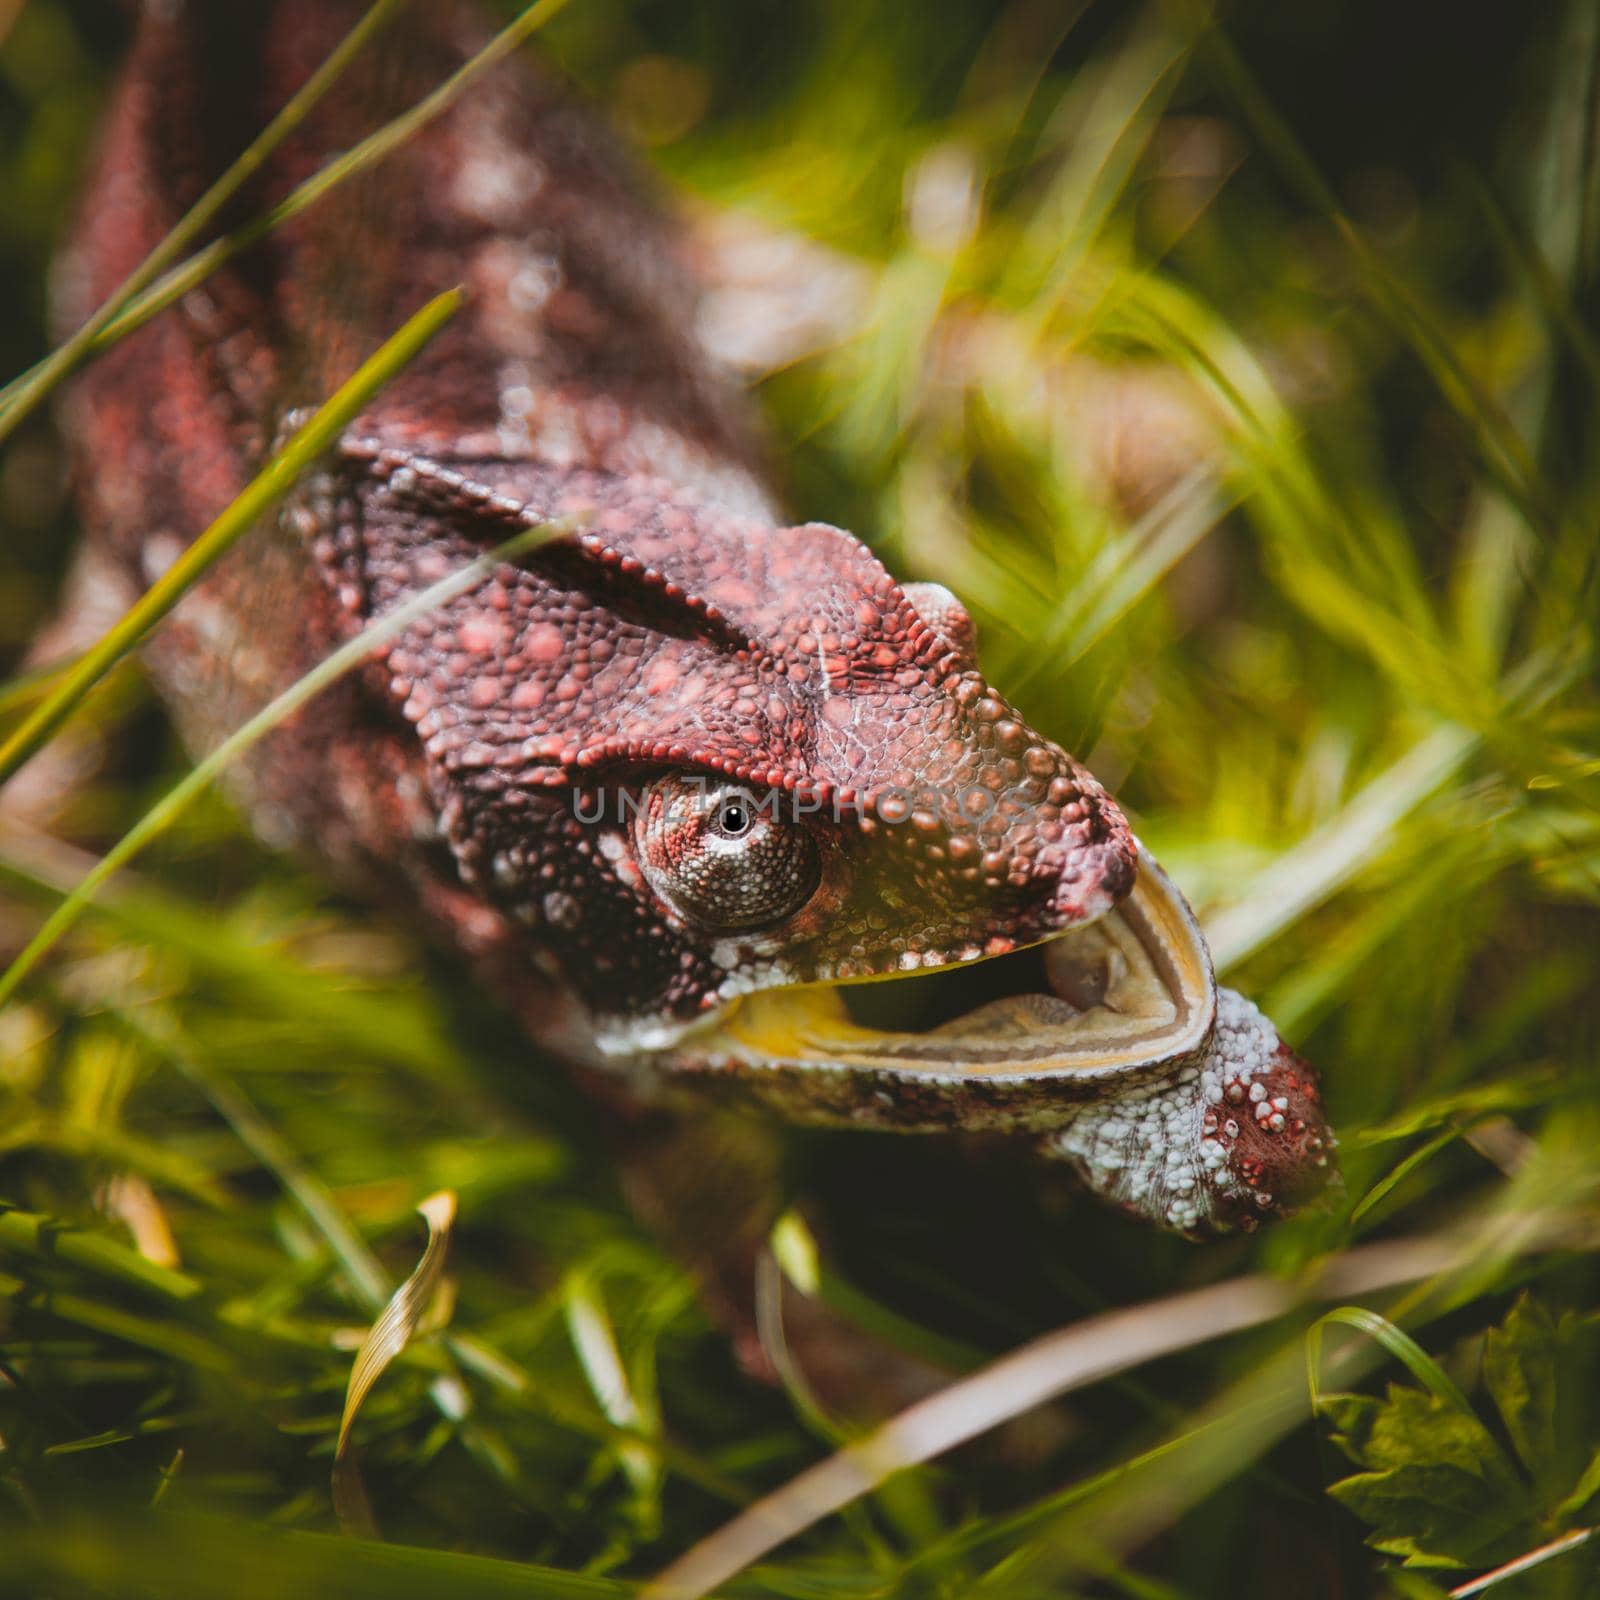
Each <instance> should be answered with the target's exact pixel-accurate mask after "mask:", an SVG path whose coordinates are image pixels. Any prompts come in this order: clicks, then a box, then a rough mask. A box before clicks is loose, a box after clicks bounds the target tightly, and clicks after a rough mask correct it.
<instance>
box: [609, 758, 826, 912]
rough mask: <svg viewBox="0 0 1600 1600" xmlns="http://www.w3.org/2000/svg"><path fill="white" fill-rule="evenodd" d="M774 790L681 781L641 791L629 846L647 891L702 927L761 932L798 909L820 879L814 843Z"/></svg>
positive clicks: (661, 781)
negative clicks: (785, 812) (636, 855)
mask: <svg viewBox="0 0 1600 1600" xmlns="http://www.w3.org/2000/svg"><path fill="white" fill-rule="evenodd" d="M782 798H783V797H782V795H781V794H779V793H776V792H774V793H772V794H759V795H758V794H756V793H754V792H753V791H752V790H749V789H746V788H744V787H743V786H742V785H739V784H729V783H713V782H709V781H706V780H700V779H695V778H692V777H689V778H685V777H679V776H673V777H667V778H661V779H659V780H658V781H657V782H655V783H653V784H651V786H650V787H649V788H648V789H647V790H646V791H645V793H644V795H643V798H642V800H641V802H640V806H639V811H638V815H637V819H636V820H635V822H634V841H635V846H636V848H637V850H638V853H639V861H640V864H641V865H642V866H643V867H644V871H645V876H646V877H647V878H648V879H649V880H650V887H651V888H652V889H654V890H655V892H656V893H657V894H658V895H660V896H661V898H662V899H663V900H665V901H666V902H667V904H668V905H670V906H671V907H672V908H673V909H674V910H675V911H677V912H678V913H679V914H680V915H682V916H684V917H687V918H690V919H692V920H693V921H695V922H698V923H700V924H701V925H702V926H703V927H708V928H759V927H763V926H766V925H767V924H769V923H774V922H780V921H782V920H783V919H784V918H785V917H787V916H789V915H791V914H792V913H793V912H796V911H798V910H799V909H800V907H801V906H803V905H804V904H805V903H806V901H807V900H809V899H810V898H811V896H812V894H813V893H814V892H815V890H816V887H817V883H818V881H819V880H820V878H821V875H822V873H821V863H820V860H819V858H818V854H817V842H816V840H815V839H814V838H813V837H812V835H811V832H810V830H809V829H808V828H807V827H806V826H805V825H804V824H803V823H801V822H799V821H796V820H794V819H792V818H788V817H785V816H783V815H782V814H781V806H780V804H779V802H780V801H781V800H782Z"/></svg>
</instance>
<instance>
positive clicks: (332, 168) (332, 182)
mask: <svg viewBox="0 0 1600 1600" xmlns="http://www.w3.org/2000/svg"><path fill="white" fill-rule="evenodd" d="M566 4H567V0H539V3H538V4H537V5H533V6H530V7H529V8H528V9H527V10H526V11H524V12H523V13H522V15H521V16H519V17H518V18H517V19H516V20H515V21H514V22H512V23H510V24H509V26H507V27H506V28H504V29H503V30H502V31H501V32H500V33H498V34H496V35H495V37H494V38H493V39H492V40H491V41H490V42H489V43H488V44H486V45H485V46H484V47H483V49H482V50H480V51H479V52H478V53H477V55H475V56H473V58H472V59H471V60H470V61H468V62H467V63H466V64H465V65H464V66H462V67H461V68H460V69H459V70H458V71H456V72H454V73H452V74H451V76H450V77H448V78H447V79H446V80H445V81H444V82H443V83H442V84H440V85H439V87H438V88H437V89H435V90H434V91H433V92H432V93H431V94H429V95H427V96H426V97H425V98H423V99H422V100H419V101H418V102H417V103H416V105H414V106H413V107H412V108H411V109H410V110H409V111H406V112H403V113H402V114H401V115H400V116H398V117H396V118H395V119H394V120H393V121H392V122H388V123H386V124H385V125H384V126H383V127H381V128H379V129H378V131H377V132H376V133H373V134H369V135H368V137H367V138H365V139H363V140H362V141H361V142H360V143H359V144H357V145H355V146H354V147H353V148H352V149H350V150H348V151H346V152H345V153H344V154H343V155H341V156H338V157H336V158H335V159H334V160H332V161H330V162H329V163H328V164H327V166H325V167H323V168H322V169H321V170H320V171H318V172H316V173H313V174H312V176H311V177H309V178H307V179H306V180H305V182H304V183H302V184H300V185H299V186H298V187H297V188H296V189H295V190H294V191H293V192H292V193H290V194H289V195H288V196H287V197H286V198H285V199H283V200H282V201H280V202H279V203H278V204H277V205H276V206H274V207H273V208H272V210H270V211H268V212H267V213H265V214H264V215H263V216H260V217H257V218H256V219H255V220H254V221H252V222H249V223H246V224H245V226H244V227H242V228H239V229H237V230H236V231H235V232H233V233H230V234H227V235H226V236H225V237H223V238H221V239H218V240H216V241H215V242H214V243H212V244H209V245H207V246H206V247H205V248H204V249H203V250H197V251H196V252H195V253H194V255H192V256H190V257H189V259H188V260H187V261H185V262H183V263H182V264H181V265H180V266H177V267H174V268H173V269H172V271H170V272H169V273H167V274H166V275H165V276H164V277H162V278H161V279H159V280H158V281H157V282H156V283H154V284H152V285H151V286H150V287H149V288H148V289H147V290H145V291H144V293H143V294H141V295H138V296H137V297H136V298H135V299H134V300H132V301H131V302H130V303H129V304H128V305H127V306H126V307H124V309H123V310H122V312H121V313H120V314H119V315H118V316H117V317H116V318H115V320H114V321H112V322H111V323H110V325H109V326H107V327H105V328H103V329H102V330H101V331H100V333H99V334H98V335H97V336H96V337H95V338H94V339H93V340H92V341H91V342H90V346H89V349H90V353H94V352H97V351H100V350H104V349H106V348H108V347H109V346H111V345H113V344H115V343H116V342H117V340H118V339H121V338H123V337H124V336H125V335H127V334H129V333H132V332H133V330H134V329H135V328H141V327H143V326H144V324H145V323H147V322H148V321H149V320H150V319H151V318H152V317H153V316H155V315H156V314H157V313H158V312H160V311H164V310H165V309H166V308H167V307H168V306H170V305H171V304H172V303H173V302H174V301H176V300H181V299H182V298H183V296H184V295H186V294H187V293H188V292H189V291H190V290H191V289H193V288H195V287H196V286H197V285H198V284H200V283H203V282H204V281H205V279H207V278H208V277H210V275H211V274H212V273H213V272H215V271H216V270H217V268H218V267H220V266H222V265H223V264H224V263H226V262H229V261H232V260H233V258H234V257H235V256H237V255H239V254H240V253H241V252H242V251H245V250H247V249H249V248H250V246H251V245H253V244H255V243H256V241H257V240H259V239H264V238H265V237H266V236H267V235H268V234H269V233H271V232H272V231H273V230H274V229H276V228H280V227H282V226H283V224H284V223H286V222H288V221H289V220H290V219H291V218H294V217H297V216H299V215H300V213H301V212H302V211H304V210H306V209H307V207H309V206H313V205H315V204H316V203H317V201H319V200H321V199H322V198H323V197H324V196H325V195H327V194H330V193H331V192H332V191H333V190H334V189H336V188H337V187H338V186H339V185H340V184H342V183H345V182H347V181H348V180H349V179H351V178H353V177H355V176H356V175H357V174H358V173H361V172H365V171H366V170H367V169H368V168H370V167H374V166H376V165H377V164H378V163H379V162H380V161H384V160H386V159H387V158H388V157H389V156H391V155H393V154H394V152H395V151H396V150H398V149H399V148H400V147H401V145H403V144H404V143H405V142H406V141H407V140H408V139H410V138H411V136H412V135H413V134H415V133H416V132H417V130H418V129H419V128H422V127H424V126H425V125H426V124H427V123H429V122H431V121H432V120H433V119H434V118H435V117H437V116H441V115H442V114H443V113H444V112H446V111H448V110H449V108H450V107H451V106H452V105H454V104H455V102H456V101H457V100H458V99H460V97H461V95H462V94H463V93H464V92H465V91H466V90H467V89H468V88H470V87H471V85H472V84H473V83H474V82H475V81H476V80H477V79H478V78H479V77H481V76H482V74H483V73H485V72H487V71H488V70H489V69H490V68H491V67H494V66H497V65H498V64H499V63H500V62H502V61H504V60H505V59H506V58H507V57H508V56H509V55H511V54H512V53H513V52H514V51H515V50H517V49H518V48H519V47H520V46H521V45H522V44H523V43H525V42H526V41H527V40H528V39H529V38H530V37H532V35H533V34H534V33H535V32H536V31H537V30H538V29H539V28H541V27H543V26H544V24H545V23H547V22H548V21H549V20H550V19H551V18H552V17H553V16H555V15H556V13H557V12H558V11H560V10H562V9H563V7H565V6H566Z"/></svg>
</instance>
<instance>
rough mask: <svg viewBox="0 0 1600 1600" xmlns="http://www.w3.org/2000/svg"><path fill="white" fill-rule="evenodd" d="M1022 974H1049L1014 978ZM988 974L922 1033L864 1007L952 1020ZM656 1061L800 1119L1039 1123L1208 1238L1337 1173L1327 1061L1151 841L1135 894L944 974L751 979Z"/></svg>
mask: <svg viewBox="0 0 1600 1600" xmlns="http://www.w3.org/2000/svg"><path fill="white" fill-rule="evenodd" d="M1019 976H1020V977H1021V978H1022V979H1023V981H1024V983H1027V982H1028V981H1029V980H1030V979H1036V980H1037V983H1038V987H1025V988H1024V989H1023V990H1022V992H1016V988H1015V980H1016V979H1017V978H1018V977H1019ZM974 978H979V979H983V978H987V980H988V981H989V982H990V983H991V984H992V985H993V986H994V987H993V989H992V990H991V994H992V997H990V998H981V999H979V1001H978V1003H977V1004H976V1005H973V1006H971V1007H970V1008H969V1009H965V1010H962V1011H961V1012H959V1013H958V1014H957V1015H955V1016H953V1017H946V1018H944V1019H943V1020H938V1021H935V1022H934V1023H933V1024H932V1025H931V1026H929V1027H926V1028H924V1029H923V1030H922V1031H915V1030H909V1029H907V1028H905V1027H904V1026H901V1027H894V1028H878V1027H872V1026H870V1025H867V1023H865V1022H864V1021H863V1020H862V1019H863V1017H866V1016H870V1015H872V1014H874V1013H876V1014H878V1015H882V1014H883V1012H884V1011H885V1010H886V1009H888V1010H891V1011H892V1010H894V1009H896V1008H897V1007H898V1006H899V1004H900V1003H901V1002H902V1001H905V1002H909V1003H910V1004H911V1005H912V1006H913V1008H915V1007H917V1006H918V1005H919V1004H922V1005H925V1007H926V1011H925V1014H930V1013H931V1014H932V1015H933V1016H936V1017H937V1016H938V1015H939V1008H940V1003H941V1001H942V1000H946V999H948V997H949V996H948V988H949V985H950V984H951V983H952V982H953V981H959V982H960V983H961V984H962V985H963V986H966V985H970V984H971V982H972V981H973V979H974ZM941 991H944V992H943V993H942V992H941ZM981 992H982V991H981V988H980V994H981ZM885 999H887V1000H888V1001H890V1002H892V1004H891V1005H889V1006H885V1004H884V1003H883V1002H884V1000H885ZM658 1065H659V1066H660V1067H661V1068H663V1069H664V1071H665V1073H666V1075H667V1076H668V1077H670V1078H673V1079H677V1080H679V1081H682V1080H691V1081H693V1082H695V1083H696V1085H697V1086H698V1087H699V1088H701V1089H702V1090H704V1091H706V1092H708V1093H711V1094H713V1095H718V1096H720V1097H722V1098H724V1099H730V1098H731V1099H734V1100H747V1101H754V1102H756V1103H759V1104H763V1105H766V1106H769V1107H773V1108H776V1109H778V1110H780V1111H781V1112H782V1113H783V1114H784V1115H785V1116H786V1117H787V1118H789V1119H790V1120H793V1121H798V1122H809V1123H814V1124H823V1125H832V1126H849V1127H867V1128H883V1129H894V1130H899V1131H903V1132H962V1133H973V1132H1007V1133H1014V1134H1025V1135H1028V1136H1029V1137H1030V1141H1031V1143H1032V1144H1033V1147H1034V1148H1035V1149H1036V1150H1038V1151H1039V1152H1040V1153H1042V1154H1044V1155H1046V1156H1048V1157H1051V1158H1053V1159H1057V1160H1064V1161H1067V1162H1070V1163H1071V1164H1072V1165H1074V1166H1075V1167H1076V1168H1077V1169H1078V1171H1079V1173H1080V1174H1081V1175H1082V1177H1083V1178H1084V1180H1085V1182H1086V1183H1087V1184H1088V1185H1089V1186H1090V1187H1091V1188H1092V1189H1094V1190H1096V1191H1097V1192H1098V1193H1100V1194H1101V1195H1102V1196H1104V1197H1105V1198H1106V1199H1109V1200H1110V1201H1112V1202H1113V1203H1114V1204H1117V1205H1120V1206H1122V1207H1123V1208H1124V1209H1126V1210H1129V1211H1133V1212H1135V1213H1137V1214H1138V1215H1140V1216H1143V1217H1145V1218H1147V1219H1148V1220H1150V1221H1153V1222H1155V1223H1156V1224H1158V1225H1159V1226H1162V1227H1166V1228H1170V1229H1174V1230H1176V1231H1178V1232H1181V1233H1186V1234H1190V1235H1194V1236H1199V1235H1203V1234H1208V1233H1215V1232H1221V1231H1227V1230H1229V1229H1233V1228H1239V1227H1245V1228H1249V1227H1253V1226H1254V1225H1255V1224H1256V1222H1257V1221H1259V1220H1261V1219H1262V1218H1263V1217H1266V1216H1276V1215H1284V1214H1286V1213H1287V1212H1289V1211H1292V1210H1294V1209H1296V1208H1297V1207H1298V1206H1299V1205H1301V1204H1302V1203H1303V1202H1304V1201H1306V1200H1307V1199H1309V1198H1310V1197H1312V1196H1313V1195H1315V1194H1316V1193H1317V1192H1318V1191H1320V1190H1322V1189H1323V1188H1324V1187H1325V1185H1326V1184H1327V1181H1328V1179H1329V1177H1330V1176H1332V1171H1333V1169H1332V1155H1331V1152H1332V1148H1333V1143H1334V1141H1333V1135H1332V1134H1331V1132H1330V1131H1329V1129H1328V1127H1327V1123H1326V1121H1325V1120H1324V1118H1323V1114H1322V1105H1321V1099H1320V1094H1319V1091H1318V1088H1317V1083H1316V1078H1315V1075H1314V1074H1313V1073H1312V1071H1311V1070H1310V1068H1308V1067H1307V1066H1306V1065H1305V1063H1304V1062H1302V1061H1301V1060H1300V1059H1299V1057H1297V1056H1296V1055H1295V1054H1294V1053H1293V1052H1292V1051H1291V1050H1290V1049H1289V1048H1288V1046H1287V1045H1285V1044H1284V1043H1283V1041H1282V1040H1281V1039H1280V1038H1279V1037H1278V1034H1277V1032H1276V1030H1275V1029H1274V1028H1273V1027H1272V1024H1271V1023H1270V1022H1268V1021H1267V1019H1266V1018H1265V1017H1263V1016H1262V1015H1261V1013H1260V1012H1259V1011H1258V1010H1257V1009H1256V1008H1255V1007H1254V1006H1253V1005H1252V1004H1251V1003H1250V1002H1249V1001H1248V1000H1245V999H1244V998H1243V997H1242V996H1240V995H1237V994H1235V993H1234V992H1233V991H1232V990H1229V989H1218V988H1217V985H1216V980H1215V978H1214V976H1213V973H1212V966H1211V956H1210V952H1209V951H1208V950H1207V948H1206V944H1205V940H1204V939H1203V937H1202V936H1201V934H1200V931H1199V928H1198V926H1197V925H1196V923H1195V920H1194V915H1193V913H1192V912H1191V911H1190V909H1189V907H1188V905H1187V904H1186V903H1185V902H1184V899H1183V897H1182V895H1180V894H1179V893H1178V891H1177V890H1176V889H1175V888H1174V887H1173V886H1172V884H1171V883H1170V882H1169V881H1168V880H1167V878H1166V876H1165V874H1164V873H1162V871H1161V869H1160V868H1159V867H1158V866H1157V865H1156V864H1155V862H1154V861H1152V860H1151V859H1150V857H1149V856H1148V855H1146V854H1143V853H1141V856H1140V864H1139V876H1138V879H1137V881H1136V883H1135V885H1134V888H1133V890H1132V892H1131V893H1130V894H1129V895H1128V896H1127V898H1126V899H1125V900H1124V901H1122V902H1121V904H1119V905H1118V906H1117V907H1116V909H1114V910H1113V911H1110V912H1108V913H1107V914H1106V915H1105V916H1103V917H1101V918H1100V919H1099V920H1098V921H1096V922H1094V923H1092V924H1089V925H1088V926H1086V927H1080V928H1076V929H1072V930H1070V931H1068V932H1066V933H1063V934H1058V935H1056V936H1055V937H1054V938H1053V939H1050V940H1046V941H1044V942H1043V943H1042V944H1039V945H1035V946H1033V947H1031V948H1030V949H1028V950H1024V951H1016V952H1013V953H1011V954H1010V955H1005V956H997V957H992V958H989V959H988V960H987V961H984V962H971V963H965V964H964V965H963V966H961V967H955V968H947V969H944V970H943V971H936V972H933V973H919V974H915V975H911V976H906V977H900V978H887V979H880V980H871V981H868V982H865V983H857V984H809V985H799V986H794V987H791V988H783V989H773V990H768V991H765V992H762V993H760V994H756V995H752V996H748V997H746V998H745V999H744V1000H743V1001H742V1002H740V1003H739V1004H738V1005H737V1006H736V1007H735V1008H734V1009H732V1010H731V1012H729V1013H728V1014H726V1015H725V1016H724V1017H723V1018H722V1020H721V1021H720V1023H719V1024H718V1025H717V1026H716V1027H715V1028H713V1029H712V1030H710V1031H708V1032H707V1033H704V1034H700V1035H696V1036H695V1037H694V1038H693V1039H692V1040H685V1041H683V1044H682V1045H680V1046H679V1047H678V1048H677V1049H676V1050H674V1051H670V1052H665V1053H663V1055H662V1056H661V1057H658Z"/></svg>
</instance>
